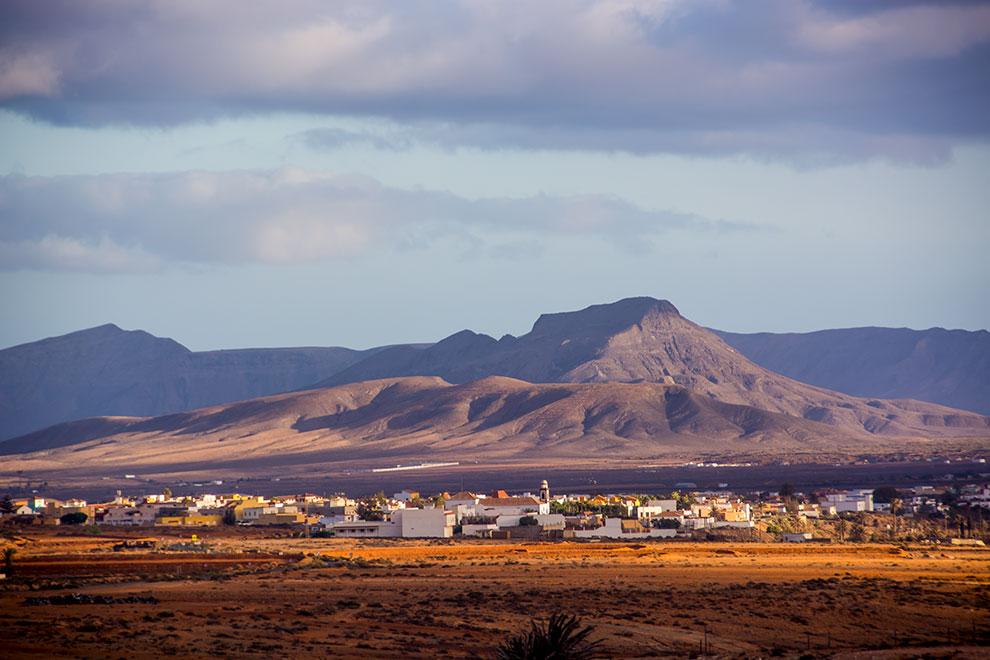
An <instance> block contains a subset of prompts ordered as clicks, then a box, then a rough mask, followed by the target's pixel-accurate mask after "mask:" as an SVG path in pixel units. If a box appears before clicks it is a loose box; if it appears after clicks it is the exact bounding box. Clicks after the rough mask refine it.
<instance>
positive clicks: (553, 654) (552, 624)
mask: <svg viewBox="0 0 990 660" xmlns="http://www.w3.org/2000/svg"><path fill="white" fill-rule="evenodd" d="M592 630H593V628H592V627H591V626H585V627H584V628H582V627H581V622H580V621H579V620H578V618H577V617H576V616H573V615H566V614H553V615H552V616H551V617H550V620H549V621H547V622H546V623H545V624H544V623H537V622H536V621H533V622H532V623H531V624H530V630H529V632H526V633H520V634H518V635H515V636H513V637H510V638H509V639H507V640H506V641H504V642H502V644H501V645H500V646H499V647H498V649H497V650H496V651H495V658H496V660H591V659H592V658H598V657H601V656H600V647H601V642H600V641H590V640H589V639H588V636H589V635H590V634H591V633H592Z"/></svg>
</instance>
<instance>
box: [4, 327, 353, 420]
mask: <svg viewBox="0 0 990 660" xmlns="http://www.w3.org/2000/svg"><path fill="white" fill-rule="evenodd" d="M367 354H368V352H361V351H352V350H350V349H346V348H275V349H244V350H228V351H205V352H199V353H197V352H193V351H190V350H188V349H187V348H185V347H184V346H182V345H181V344H179V343H177V342H175V341H173V340H171V339H162V338H159V337H155V336H153V335H150V334H148V333H147V332H143V331H140V330H135V331H125V330H121V329H120V328H118V327H117V326H115V325H103V326H99V327H97V328H91V329H89V330H82V331H79V332H73V333H70V334H68V335H63V336H60V337H53V338H50V339H44V340H41V341H37V342H33V343H30V344H23V345H21V346H15V347H13V348H8V349H5V350H3V351H0V438H7V437H12V436H15V435H20V434H23V433H27V432H29V431H32V430H35V429H39V428H43V427H46V426H49V425H51V424H55V423H58V422H62V421H67V420H72V419H79V418H83V417H92V416H98V415H99V416H102V415H135V416H148V415H161V414H164V413H170V412H176V411H180V410H189V409H192V408H199V407H202V406H208V405H213V404H217V403H225V402H228V401H237V400H240V399H249V398H253V397H258V396H265V395H268V394H274V393H277V392H285V391H288V390H293V389H297V388H299V387H303V386H305V385H308V384H309V383H312V382H313V381H315V380H319V379H320V378H325V377H326V376H328V375H329V374H332V373H334V372H336V371H338V370H340V369H342V368H343V367H345V366H347V365H349V364H351V363H352V362H354V361H355V360H357V359H360V358H361V357H362V356H364V355H367Z"/></svg>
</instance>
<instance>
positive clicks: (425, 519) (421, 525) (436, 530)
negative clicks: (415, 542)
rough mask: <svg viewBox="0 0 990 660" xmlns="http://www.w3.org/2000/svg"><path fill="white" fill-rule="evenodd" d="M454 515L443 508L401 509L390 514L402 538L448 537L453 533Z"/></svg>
mask: <svg viewBox="0 0 990 660" xmlns="http://www.w3.org/2000/svg"><path fill="white" fill-rule="evenodd" d="M454 521H455V516H454V512H453V511H446V510H444V509H403V510H402V511H396V512H395V513H393V514H392V523H393V524H395V525H397V526H398V527H399V530H400V531H399V535H400V536H401V537H402V538H404V539H421V538H436V539H449V538H450V537H451V536H453V535H454Z"/></svg>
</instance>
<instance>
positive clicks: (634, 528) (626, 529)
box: [574, 518, 677, 539]
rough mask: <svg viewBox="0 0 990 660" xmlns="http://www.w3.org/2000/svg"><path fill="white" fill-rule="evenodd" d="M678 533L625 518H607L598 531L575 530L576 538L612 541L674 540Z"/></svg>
mask: <svg viewBox="0 0 990 660" xmlns="http://www.w3.org/2000/svg"><path fill="white" fill-rule="evenodd" d="M676 534H677V531H676V530H673V529H654V528H651V527H644V526H643V524H642V523H641V522H640V521H639V520H627V519H623V518H606V519H605V524H604V525H602V526H601V527H599V528H598V529H575V530H574V537H575V538H579V539H585V538H610V539H648V538H672V537H674V536H676Z"/></svg>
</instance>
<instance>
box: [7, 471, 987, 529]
mask: <svg viewBox="0 0 990 660" xmlns="http://www.w3.org/2000/svg"><path fill="white" fill-rule="evenodd" d="M902 494H903V498H902V499H900V500H898V503H897V505H896V507H897V510H896V511H895V513H901V514H910V513H933V512H937V511H943V512H944V511H945V510H946V508H947V505H946V504H944V503H943V501H944V497H943V495H944V489H939V488H933V487H928V486H925V487H918V488H915V489H911V490H907V491H903V493H902ZM813 499H818V501H817V502H814V501H810V500H813ZM959 500H960V501H962V502H965V503H966V504H967V505H969V506H978V507H984V508H990V487H987V486H966V487H964V488H963V489H962V490H961V491H960V494H959ZM4 504H5V506H4V513H3V521H4V522H8V523H14V524H35V525H55V524H80V523H87V524H93V523H95V524H99V525H105V526H128V527H133V526H151V525H157V526H170V527H203V526H217V525H224V524H227V525H249V526H264V525H281V526H293V527H298V528H301V529H304V530H305V531H306V532H307V533H314V534H325V535H332V536H338V537H352V538H451V537H453V536H455V535H458V536H464V537H483V538H573V539H583V538H621V539H646V538H673V537H677V536H690V535H691V533H692V532H694V531H697V530H715V529H749V528H753V527H754V526H755V525H756V524H757V523H758V522H760V521H763V520H772V519H773V518H775V517H778V516H782V515H792V516H797V517H799V518H812V519H814V518H823V517H825V518H827V517H834V516H837V515H841V514H847V513H870V512H889V511H891V503H890V502H875V501H874V491H873V490H867V489H853V490H841V491H826V492H823V493H820V494H819V495H818V497H817V498H795V497H793V496H783V495H780V494H770V495H769V496H767V495H764V496H762V497H760V498H757V499H753V500H750V501H747V500H746V499H743V498H741V497H738V496H736V495H734V494H732V493H730V492H692V493H689V494H683V495H682V494H678V493H674V494H673V495H672V496H671V498H669V499H652V498H646V497H642V498H641V497H635V496H631V495H557V496H551V494H550V488H549V485H548V484H547V482H546V481H543V482H542V483H541V485H540V489H539V491H538V492H537V493H529V492H527V493H522V494H517V495H510V494H508V493H506V492H505V491H501V490H499V491H495V492H493V493H490V494H477V493H472V492H468V491H461V492H458V493H454V494H449V493H441V494H440V495H439V496H437V497H434V498H431V499H428V500H427V499H423V498H422V497H420V494H419V493H417V492H414V491H402V492H399V493H395V494H394V495H393V496H392V497H384V496H381V497H378V498H373V500H362V501H356V500H353V499H350V498H347V497H346V496H344V495H332V496H319V495H310V494H307V495H295V496H286V497H271V498H267V497H261V496H257V495H244V494H240V493H229V494H210V493H207V494H202V495H196V496H173V495H172V494H171V493H170V492H168V491H167V490H166V492H164V493H162V494H154V495H146V496H143V497H140V498H131V497H125V496H123V495H121V493H120V492H119V491H118V493H117V496H116V497H115V498H114V499H113V500H111V501H109V502H101V503H88V502H86V501H85V500H80V499H67V500H56V499H51V498H45V497H40V496H35V497H30V498H27V499H22V500H13V501H11V500H9V499H8V500H6V501H5V502H4ZM792 536H795V538H791V539H784V540H791V541H800V540H807V539H806V538H804V536H806V535H801V536H802V538H796V536H798V535H792Z"/></svg>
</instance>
